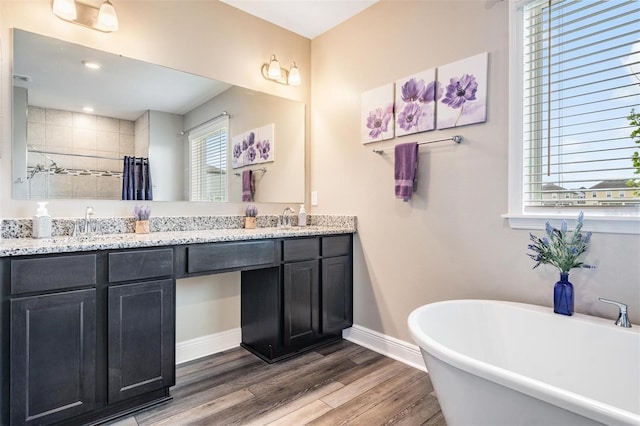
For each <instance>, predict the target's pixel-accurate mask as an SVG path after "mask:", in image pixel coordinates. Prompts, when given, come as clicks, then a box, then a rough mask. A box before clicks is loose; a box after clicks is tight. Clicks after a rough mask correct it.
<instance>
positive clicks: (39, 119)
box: [12, 29, 305, 203]
mask: <svg viewBox="0 0 640 426" xmlns="http://www.w3.org/2000/svg"><path fill="white" fill-rule="evenodd" d="M13 49H14V50H13V132H12V159H13V171H12V173H13V197H14V198H15V199H75V198H80V199H113V200H120V199H122V187H123V180H124V179H125V178H127V170H125V168H124V162H125V161H124V160H125V158H127V159H131V157H135V158H136V159H137V160H138V161H139V160H140V159H141V158H142V159H148V164H149V172H150V174H151V189H152V194H153V195H152V196H153V198H152V199H153V200H154V201H188V200H193V201H231V202H240V201H242V194H243V190H245V192H246V177H247V174H246V173H243V172H245V171H247V170H251V171H252V174H253V176H252V177H253V188H254V191H255V192H254V201H255V202H266V203H280V202H281V203H293V202H304V178H305V171H304V164H305V158H304V157H305V151H304V150H305V106H304V104H303V103H301V102H297V101H292V100H289V99H284V98H280V97H277V96H273V95H268V94H265V93H261V92H256V91H253V90H249V89H246V88H242V87H238V86H232V85H230V84H227V83H225V82H220V81H215V80H212V79H208V78H204V77H200V76H197V75H193V74H189V73H186V72H182V71H177V70H173V69H169V68H166V67H162V66H159V65H155V64H150V63H146V62H142V61H139V60H135V59H130V58H125V57H122V56H119V55H114V54H111V53H107V52H103V51H99V50H95V49H91V48H88V47H85V46H81V45H78V44H73V43H69V42H65V41H61V40H57V39H54V38H50V37H46V36H42V35H38V34H34V33H31V32H28V31H23V30H19V29H14V30H13ZM207 132H209V133H207ZM221 132H222V133H221ZM203 135H204V136H203ZM198 144H199V145H198ZM258 144H260V145H258ZM234 148H235V149H234ZM239 155H242V156H244V157H242V158H241V160H242V161H238V160H239V157H238V156H239ZM123 174H124V176H123ZM243 178H245V185H244V188H243Z"/></svg>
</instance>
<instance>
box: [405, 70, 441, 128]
mask: <svg viewBox="0 0 640 426" xmlns="http://www.w3.org/2000/svg"><path fill="white" fill-rule="evenodd" d="M441 96H442V88H441V87H440V86H439V85H438V82H437V81H436V70H435V68H433V69H430V70H426V71H422V72H420V73H418V74H414V75H411V76H408V77H405V78H401V79H400V80H397V81H396V99H395V105H396V119H395V132H396V136H403V135H410V134H413V133H419V132H426V131H429V130H433V129H435V127H436V121H435V119H436V115H435V112H436V101H437V100H438V99H439V98H440V97H441Z"/></svg>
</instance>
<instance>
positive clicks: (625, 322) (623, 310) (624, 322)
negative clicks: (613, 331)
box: [598, 297, 631, 328]
mask: <svg viewBox="0 0 640 426" xmlns="http://www.w3.org/2000/svg"><path fill="white" fill-rule="evenodd" d="M598 300H600V301H601V302H604V303H610V304H612V305H616V306H617V307H618V308H619V309H620V313H619V314H618V319H617V320H616V325H617V326H618V327H624V328H631V322H630V321H629V316H628V315H627V305H625V304H624V303H620V302H616V301H614V300H609V299H603V298H601V297H600V298H599V299H598Z"/></svg>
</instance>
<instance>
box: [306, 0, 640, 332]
mask: <svg viewBox="0 0 640 426" xmlns="http://www.w3.org/2000/svg"><path fill="white" fill-rule="evenodd" d="M490 4H493V6H490ZM508 40H509V34H508V4H507V2H506V1H503V2H486V1H480V0H470V1H461V0H447V1H444V0H441V1H436V0H424V1H392V0H382V2H381V3H378V4H376V5H374V6H373V7H371V8H369V9H367V10H365V11H364V12H362V13H361V14H359V15H358V16H356V17H354V18H353V19H351V20H349V21H347V22H346V23H344V24H342V25H340V26H339V27H337V28H335V29H334V30H332V31H329V32H327V33H325V34H323V35H321V36H320V37H317V38H315V39H314V40H313V41H312V43H311V52H312V64H313V70H312V75H313V78H312V103H311V114H312V118H311V122H312V149H311V174H310V178H311V182H310V186H311V190H317V191H318V199H319V206H318V207H317V208H314V210H313V212H314V213H332V212H341V213H349V214H355V215H357V216H358V238H357V240H356V256H355V266H354V275H355V276H354V278H355V294H354V301H355V305H354V312H355V323H356V324H358V325H361V326H364V327H367V328H370V329H373V330H375V331H378V332H381V333H384V334H387V335H390V336H393V337H396V338H400V339H403V340H406V341H411V338H410V336H409V334H408V330H407V326H406V321H407V316H408V315H409V313H410V312H411V311H412V310H413V309H414V308H416V307H418V306H420V305H423V304H426V303H429V302H433V301H437V300H443V299H453V298H491V299H504V300H512V301H521V302H528V303H534V304H539V305H546V306H551V303H552V302H551V300H552V299H551V296H552V287H553V284H554V283H555V281H557V279H558V274H557V272H555V271H554V270H553V268H552V267H540V268H538V269H536V270H531V267H532V266H533V264H532V261H531V260H530V259H529V258H528V257H527V256H526V255H525V254H526V252H527V244H528V233H527V232H526V231H516V230H512V229H510V228H509V226H508V224H507V221H506V220H505V219H502V218H501V216H500V215H501V214H503V213H506V212H507V168H508V164H507V153H508V149H507V145H508V140H507V127H508V118H507V114H508V98H507V95H508V93H507V83H508V60H509V58H508ZM481 52H489V88H488V118H487V122H486V123H484V124H477V125H472V126H464V127H460V128H458V129H453V130H442V131H433V132H427V133H421V134H418V135H411V136H405V137H403V138H400V139H397V140H390V141H386V142H382V143H376V144H369V145H362V144H361V143H360V129H359V122H360V94H361V93H362V92H364V91H366V90H369V89H372V88H375V87H378V86H380V85H383V84H387V83H391V82H394V81H395V80H396V79H397V78H402V77H404V76H407V75H411V74H413V73H416V72H419V71H422V70H426V69H429V68H432V67H437V66H440V65H445V64H447V63H449V62H453V61H457V60H459V59H463V58H466V57H468V56H472V55H475V54H478V53H481ZM458 133H459V134H460V135H462V136H463V137H464V142H463V143H462V144H461V145H459V146H456V145H454V144H453V143H442V144H436V145H431V146H429V147H422V148H420V158H419V161H420V166H419V182H418V190H417V193H416V194H415V195H414V199H413V200H412V201H411V202H409V203H403V202H402V201H400V200H396V199H395V198H394V180H393V152H392V151H391V153H390V154H389V153H388V154H385V155H383V156H378V155H377V154H374V153H372V152H371V149H372V148H374V147H376V148H379V147H386V146H392V145H393V144H394V143H398V142H409V141H413V140H418V141H424V140H430V139H439V138H441V137H447V136H451V135H454V134H458ZM587 214H588V213H587ZM585 226H586V228H588V220H587V222H586V225H585ZM588 259H589V260H590V261H591V262H593V263H596V264H597V265H598V266H599V268H598V269H596V270H579V271H576V270H574V271H575V272H572V273H571V275H570V278H571V281H572V282H573V283H574V284H575V287H576V293H577V297H576V310H577V311H579V312H588V313H594V314H598V315H603V316H608V317H613V316H614V309H613V308H612V307H610V306H605V305H604V304H602V303H600V302H598V301H597V297H608V298H612V299H615V300H621V301H624V302H626V303H628V304H629V305H630V311H631V314H632V316H633V318H632V319H633V320H634V322H636V323H637V322H640V269H639V266H638V265H639V264H638V259H640V239H639V237H638V236H632V235H613V234H596V235H594V236H593V239H592V249H591V251H590V252H589V256H588Z"/></svg>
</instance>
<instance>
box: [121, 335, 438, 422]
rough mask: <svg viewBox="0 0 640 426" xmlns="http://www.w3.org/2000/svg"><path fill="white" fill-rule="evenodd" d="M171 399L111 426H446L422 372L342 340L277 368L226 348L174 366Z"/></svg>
mask: <svg viewBox="0 0 640 426" xmlns="http://www.w3.org/2000/svg"><path fill="white" fill-rule="evenodd" d="M176 373H177V383H176V386H175V387H173V388H172V390H171V394H172V395H173V398H174V399H173V401H171V402H169V403H165V404H162V405H159V406H156V407H152V408H149V409H147V410H145V411H141V412H139V413H137V414H136V415H135V416H133V417H128V418H126V419H123V420H120V421H119V422H116V423H113V424H112V426H116V425H117V426H136V425H138V426H144V425H172V426H174V425H287V426H289V425H307V424H308V425H331V426H335V425H367V426H370V425H411V426H413V425H430V426H445V425H446V424H445V421H444V418H443V416H442V412H441V411H440V407H439V405H438V401H437V399H436V396H435V394H434V392H433V387H432V385H431V382H430V380H429V377H428V375H427V374H426V373H424V372H422V371H419V370H416V369H414V368H411V367H409V366H407V365H405V364H402V363H400V362H398V361H395V360H392V359H390V358H387V357H384V356H382V355H380V354H378V353H376V352H373V351H371V350H369V349H366V348H363V347H361V346H358V345H355V344H353V343H351V342H348V341H340V342H337V343H333V344H330V345H327V346H323V347H321V348H318V349H316V350H315V351H311V352H308V353H306V354H304V355H301V356H299V357H297V358H293V359H291V360H288V361H282V362H279V363H276V364H266V363H265V362H263V361H262V360H260V359H259V358H257V357H256V356H254V355H252V354H251V353H250V352H248V351H246V350H244V349H242V348H237V349H232V350H229V351H226V352H222V353H219V354H216V355H212V356H209V357H206V358H201V359H199V360H196V361H193V362H190V363H186V364H182V365H180V366H178V368H177V371H176Z"/></svg>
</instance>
